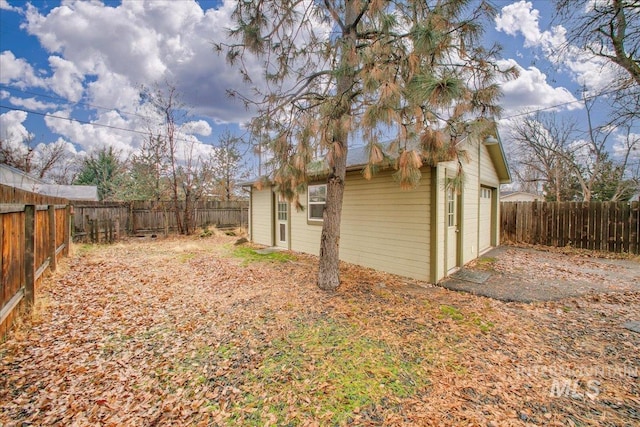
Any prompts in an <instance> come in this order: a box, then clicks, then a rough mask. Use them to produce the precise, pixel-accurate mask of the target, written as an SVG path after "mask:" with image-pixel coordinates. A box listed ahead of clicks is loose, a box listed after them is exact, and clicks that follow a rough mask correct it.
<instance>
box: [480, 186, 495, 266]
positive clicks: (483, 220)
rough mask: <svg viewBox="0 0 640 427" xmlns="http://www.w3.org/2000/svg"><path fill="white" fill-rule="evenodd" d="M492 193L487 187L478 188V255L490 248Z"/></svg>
mask: <svg viewBox="0 0 640 427" xmlns="http://www.w3.org/2000/svg"><path fill="white" fill-rule="evenodd" d="M491 196H492V191H491V189H490V188H488V187H480V218H479V220H478V233H479V236H480V237H479V249H480V253H482V252H483V251H485V250H487V249H489V248H490V247H491V233H492V231H491V230H492V227H491V210H492V205H493V203H492V200H491V199H492V197H491Z"/></svg>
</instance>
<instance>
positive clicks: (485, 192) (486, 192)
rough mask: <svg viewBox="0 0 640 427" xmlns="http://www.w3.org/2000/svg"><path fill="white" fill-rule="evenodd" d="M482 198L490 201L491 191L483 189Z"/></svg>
mask: <svg viewBox="0 0 640 427" xmlns="http://www.w3.org/2000/svg"><path fill="white" fill-rule="evenodd" d="M480 197H481V198H483V199H490V198H491V189H490V188H484V187H482V191H481V194H480Z"/></svg>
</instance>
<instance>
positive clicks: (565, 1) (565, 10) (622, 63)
mask: <svg viewBox="0 0 640 427" xmlns="http://www.w3.org/2000/svg"><path fill="white" fill-rule="evenodd" d="M556 7H557V11H558V18H559V19H560V20H561V21H562V24H563V25H565V26H567V27H568V29H569V37H568V43H567V46H566V48H567V49H568V48H570V46H578V47H579V48H581V49H583V50H584V51H587V52H590V53H591V54H592V55H593V56H595V57H598V58H601V59H604V60H605V61H608V62H610V63H612V64H615V65H616V66H617V69H618V71H619V75H618V78H616V79H614V80H613V81H612V82H611V86H610V87H609V88H608V89H607V90H608V91H611V90H613V91H615V94H614V96H613V100H614V102H615V104H616V106H617V108H616V109H614V110H613V117H612V119H613V120H614V121H615V122H617V123H622V122H624V121H626V120H630V119H638V118H640V57H639V54H640V2H638V0H607V1H594V0H556Z"/></svg>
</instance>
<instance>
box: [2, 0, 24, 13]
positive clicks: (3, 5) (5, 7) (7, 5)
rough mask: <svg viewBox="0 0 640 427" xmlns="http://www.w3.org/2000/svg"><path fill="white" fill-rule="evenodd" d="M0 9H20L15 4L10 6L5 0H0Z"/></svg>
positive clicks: (14, 10) (18, 10)
mask: <svg viewBox="0 0 640 427" xmlns="http://www.w3.org/2000/svg"><path fill="white" fill-rule="evenodd" d="M0 10H10V11H12V12H20V11H21V10H22V9H20V8H19V7H17V6H11V5H10V4H9V2H8V1H7V0H0Z"/></svg>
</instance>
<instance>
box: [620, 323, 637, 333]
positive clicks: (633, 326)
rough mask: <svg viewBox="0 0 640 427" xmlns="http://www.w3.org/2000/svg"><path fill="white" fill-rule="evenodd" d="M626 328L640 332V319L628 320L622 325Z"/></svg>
mask: <svg viewBox="0 0 640 427" xmlns="http://www.w3.org/2000/svg"><path fill="white" fill-rule="evenodd" d="M622 326H623V327H624V328H625V329H628V330H630V331H632V332H635V333H637V334H640V321H633V322H627V323H625V324H623V325H622Z"/></svg>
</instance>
